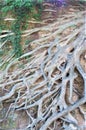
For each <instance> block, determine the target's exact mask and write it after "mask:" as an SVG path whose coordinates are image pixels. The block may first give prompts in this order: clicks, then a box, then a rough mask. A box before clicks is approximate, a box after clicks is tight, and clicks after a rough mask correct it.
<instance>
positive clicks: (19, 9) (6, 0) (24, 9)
mask: <svg viewBox="0 0 86 130" xmlns="http://www.w3.org/2000/svg"><path fill="white" fill-rule="evenodd" d="M42 1H43V0H3V1H1V2H0V7H1V10H0V15H1V18H2V19H3V16H4V17H5V15H7V13H9V12H11V13H12V15H13V16H14V17H15V19H16V20H15V21H14V22H13V24H12V26H11V30H12V32H13V33H14V35H13V36H12V37H11V39H10V40H11V42H12V46H13V49H14V52H15V54H16V56H17V57H19V56H21V55H22V47H21V44H20V43H21V30H22V29H24V28H26V23H25V22H26V21H27V19H29V18H30V17H34V18H35V19H38V18H39V16H40V8H39V7H41V6H40V5H41V3H42ZM37 5H38V14H37V13H35V12H34V11H33V10H34V8H36V7H37ZM30 14H31V15H32V16H31V15H30ZM2 26H3V25H1V28H2Z"/></svg>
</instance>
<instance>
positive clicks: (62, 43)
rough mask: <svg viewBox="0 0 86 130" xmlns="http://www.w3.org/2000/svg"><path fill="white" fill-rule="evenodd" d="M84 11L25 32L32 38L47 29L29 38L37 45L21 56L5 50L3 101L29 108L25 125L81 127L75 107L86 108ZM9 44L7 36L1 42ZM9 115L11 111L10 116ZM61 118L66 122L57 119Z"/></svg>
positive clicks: (36, 129) (47, 129) (48, 129)
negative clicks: (5, 39) (83, 63)
mask: <svg viewBox="0 0 86 130" xmlns="http://www.w3.org/2000/svg"><path fill="white" fill-rule="evenodd" d="M84 14H85V12H80V13H79V14H78V15H76V13H75V14H73V16H71V15H70V14H69V15H64V17H62V18H59V19H58V20H56V21H55V22H54V23H51V24H48V25H46V26H43V27H41V28H35V29H31V30H27V31H25V32H23V33H22V37H27V38H28V36H30V35H31V34H33V33H37V32H39V34H40V33H42V32H44V34H46V33H47V35H46V37H45V35H40V38H39V39H37V40H34V41H32V42H31V43H30V45H31V47H32V48H34V49H33V50H32V51H30V52H27V53H25V54H23V55H22V56H21V57H20V58H17V59H14V58H13V57H11V58H10V56H5V62H4V61H3V63H1V64H0V66H1V67H2V66H3V64H4V63H6V61H7V62H8V57H9V58H10V59H9V63H8V64H7V66H6V68H5V69H4V70H3V69H2V68H1V70H0V71H1V74H0V75H1V77H0V94H1V96H0V104H2V106H3V103H4V102H7V103H10V104H11V106H10V107H9V109H12V110H14V111H21V110H24V111H25V112H26V113H27V115H28V118H29V122H28V124H27V126H26V128H25V129H27V130H57V128H58V129H59V127H60V128H63V129H65V130H67V129H71V130H74V129H79V128H80V126H79V124H78V122H77V120H76V118H75V117H73V114H72V111H74V110H75V109H76V108H79V109H80V111H81V112H82V113H83V115H84V114H85V112H84V110H83V109H82V107H81V105H83V104H85V102H86V66H85V67H84V68H83V67H82V65H81V63H80V57H81V55H82V54H84V60H86V53H85V52H86V37H85V33H84V30H85V26H84V22H85V21H84ZM68 17H69V19H68ZM62 20H63V21H62ZM11 34H12V32H11V33H10V35H11ZM12 35H13V34H12ZM5 36H6V34H5ZM2 37H4V36H3V35H2V36H0V38H2ZM49 40H50V41H49ZM5 44H6V41H5V42H4V43H2V44H1V48H3V46H4V45H5ZM26 47H27V46H26ZM25 49H26V48H25ZM83 52H84V53H83ZM27 57H29V58H28V59H25V58H27ZM3 58H4V57H3ZM79 76H81V79H82V82H83V84H82V86H81V88H82V90H83V93H82V94H78V89H79V88H77V89H76V87H75V81H76V79H77V77H79ZM77 85H78V84H77ZM73 94H75V99H73ZM67 95H68V96H67ZM7 115H8V112H7V113H6V116H5V117H6V118H7ZM4 119H5V118H4V117H3V119H1V120H0V121H1V122H2V121H3V120H4ZM59 120H60V121H61V125H59V124H58V122H59ZM56 122H57V124H58V125H57V126H56ZM68 124H69V125H68ZM83 128H84V126H83Z"/></svg>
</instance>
